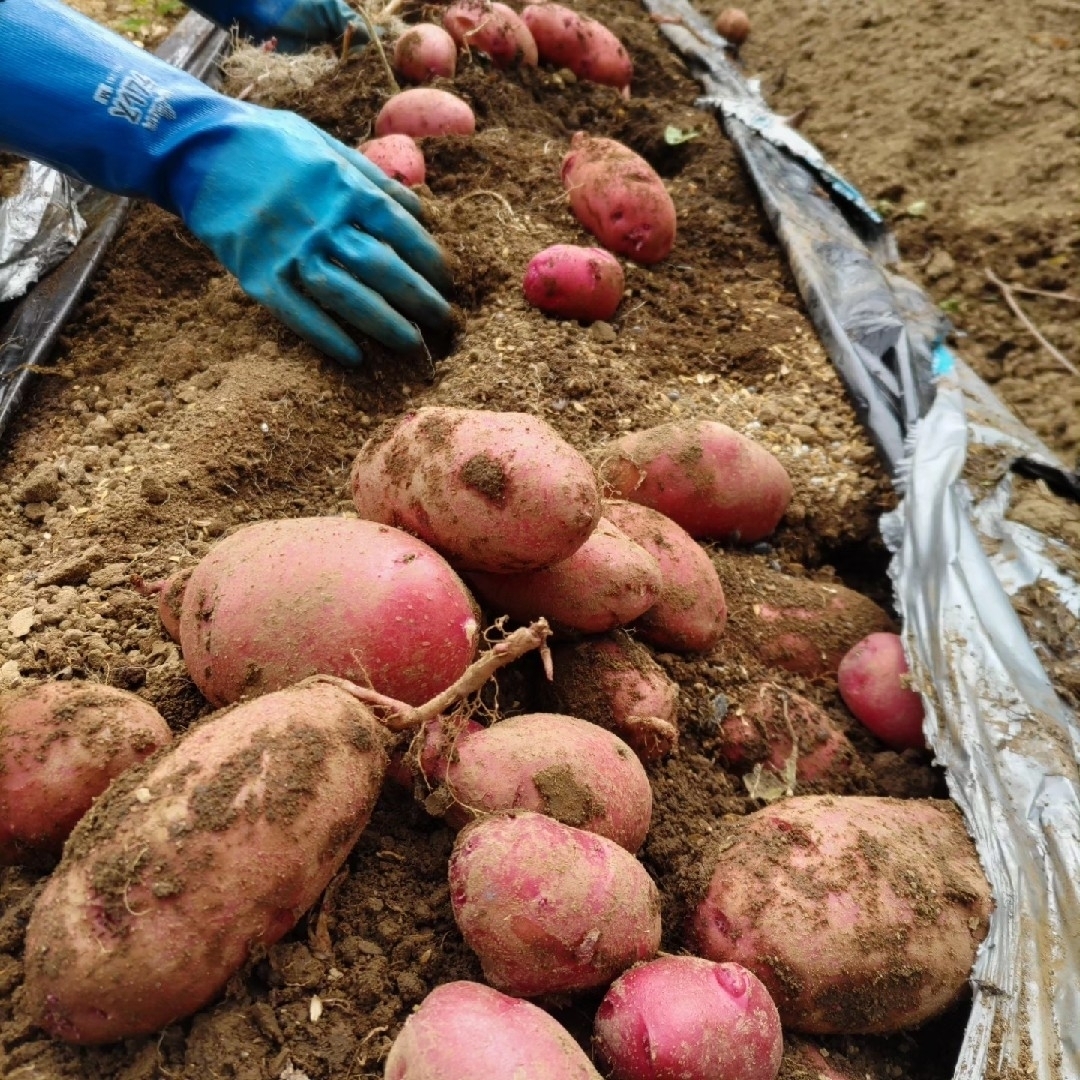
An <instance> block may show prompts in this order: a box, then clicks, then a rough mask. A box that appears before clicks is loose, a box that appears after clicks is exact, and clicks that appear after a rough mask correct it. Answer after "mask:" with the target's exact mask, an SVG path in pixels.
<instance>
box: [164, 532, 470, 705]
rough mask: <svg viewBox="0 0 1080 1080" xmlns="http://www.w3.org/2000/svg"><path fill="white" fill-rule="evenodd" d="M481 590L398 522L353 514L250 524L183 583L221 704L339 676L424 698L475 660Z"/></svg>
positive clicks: (197, 665) (190, 622) (186, 628)
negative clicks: (473, 592)
mask: <svg viewBox="0 0 1080 1080" xmlns="http://www.w3.org/2000/svg"><path fill="white" fill-rule="evenodd" d="M479 634H480V627H479V623H478V621H477V612H476V608H475V606H474V602H473V599H472V597H471V596H470V594H469V592H468V590H467V589H466V588H465V586H464V584H462V582H461V579H460V578H459V577H458V576H457V575H456V574H455V573H454V571H453V570H451V569H450V567H449V566H448V565H447V564H446V562H445V561H444V560H443V558H442V557H441V556H440V555H438V554H437V553H436V552H435V551H433V550H432V549H431V548H430V547H428V546H427V545H426V544H424V543H422V542H421V541H419V540H417V539H415V538H414V537H412V536H409V535H407V534H406V533H404V532H401V531H400V530H398V529H393V528H390V527H388V526H386V525H377V524H375V523H373V522H370V521H357V520H355V519H349V518H331V517H324V518H292V519H284V520H280V521H263V522H258V523H256V524H254V525H246V526H244V527H243V528H241V529H239V530H238V531H237V532H235V533H233V534H232V535H231V536H229V537H227V538H226V539H225V540H222V541H221V542H219V543H218V544H216V545H215V546H214V547H213V548H211V550H210V552H209V553H208V554H207V555H206V556H205V558H203V560H202V561H201V562H200V563H199V564H198V565H197V566H196V567H195V569H194V571H193V572H192V574H191V577H190V579H189V580H188V585H187V588H186V589H185V590H184V604H183V611H182V615H181V619H180V640H181V646H182V648H183V653H184V662H185V664H186V665H187V669H188V671H189V672H190V674H191V677H192V679H194V681H195V685H196V686H198V688H199V689H200V690H201V691H202V693H203V694H204V696H205V697H206V698H207V700H209V701H210V702H212V703H213V704H214V705H226V704H229V703H231V702H234V701H238V700H240V699H241V698H242V697H254V696H256V695H258V694H262V693H267V692H269V691H271V690H279V689H282V688H283V687H286V686H289V685H291V684H292V683H295V682H297V681H298V680H300V679H303V678H305V677H306V676H308V675H313V674H325V675H337V676H340V677H341V678H345V679H351V680H352V681H354V682H357V683H361V684H363V685H370V686H372V687H374V688H375V689H376V690H378V691H380V692H381V693H384V694H387V695H389V696H390V697H393V698H397V699H399V700H401V701H406V702H408V703H409V704H412V705H417V704H419V703H420V702H422V701H426V700H427V699H428V698H430V697H432V696H433V695H434V694H436V693H438V692H439V691H440V690H443V689H445V688H446V687H447V686H449V685H450V684H451V683H452V682H453V681H454V680H455V679H456V678H458V676H460V675H461V673H462V672H463V671H464V670H465V668H466V667H467V666H468V665H469V663H470V662H471V661H472V659H473V657H474V656H475V655H476V648H477V644H478V642H479Z"/></svg>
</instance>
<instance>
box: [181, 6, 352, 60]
mask: <svg viewBox="0 0 1080 1080" xmlns="http://www.w3.org/2000/svg"><path fill="white" fill-rule="evenodd" d="M190 6H191V7H193V8H194V9H195V10H196V11H198V12H201V13H202V14H203V15H205V16H206V17H207V18H208V19H211V20H212V21H213V22H216V23H217V24H218V25H219V26H224V27H226V28H228V27H230V26H232V25H234V24H235V25H236V26H237V27H238V28H239V30H240V33H241V34H242V35H243V36H244V37H250V38H255V39H256V40H257V41H265V40H266V39H267V38H276V39H277V48H278V51H279V52H284V53H297V52H303V51H304V49H306V48H308V47H309V46H311V45H318V44H319V43H321V42H326V41H338V40H340V39H341V37H342V36H343V35H344V33H345V28H346V27H347V26H351V27H352V28H353V38H354V40H356V41H358V42H362V41H366V40H367V37H368V35H367V28H366V27H365V26H364V23H363V21H362V20H361V19H360V18H359V17H358V16H357V15H356V12H354V11H353V10H352V8H350V7H349V5H348V4H346V3H345V0H196V2H195V3H193V4H191V5H190Z"/></svg>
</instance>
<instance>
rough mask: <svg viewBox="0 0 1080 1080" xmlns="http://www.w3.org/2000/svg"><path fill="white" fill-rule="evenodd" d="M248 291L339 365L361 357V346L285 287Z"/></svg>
mask: <svg viewBox="0 0 1080 1080" xmlns="http://www.w3.org/2000/svg"><path fill="white" fill-rule="evenodd" d="M247 291H248V294H249V295H250V296H251V297H252V298H253V299H255V300H257V301H258V302H259V303H260V304H262V305H263V306H264V307H266V308H269V309H270V311H272V312H273V313H274V314H275V315H276V316H277V317H278V318H279V319H280V320H281V321H282V322H283V323H284V324H285V325H286V326H287V327H288V328H289V329H290V330H292V331H293V333H295V334H298V335H299V336H300V337H302V338H303V339H304V340H305V341H308V342H310V343H311V344H312V345H314V346H315V348H317V349H318V350H320V352H324V353H326V355H327V356H329V357H332V358H333V359H334V360H337V361H338V363H340V364H345V365H346V366H348V367H355V366H356V365H357V364H359V363H360V361H361V360H363V358H364V354H363V352H362V351H361V349H360V346H359V345H357V344H356V342H355V341H353V340H352V339H351V338H350V337H349V336H348V334H346V333H345V331H344V330H342V329H341V327H340V326H338V325H337V323H335V322H334V320H333V319H331V318H330V316H329V315H327V314H326V312H324V311H322V310H320V308H319V307H318V305H317V304H314V303H312V301H311V300H309V299H308V298H307V297H306V296H303V295H302V294H301V293H299V292H297V291H296V290H295V289H291V288H289V287H287V286H284V287H278V288H274V289H249V290H247Z"/></svg>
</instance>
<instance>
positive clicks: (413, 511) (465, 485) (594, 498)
mask: <svg viewBox="0 0 1080 1080" xmlns="http://www.w3.org/2000/svg"><path fill="white" fill-rule="evenodd" d="M350 484H351V487H352V495H353V502H354V503H355V504H356V509H357V511H358V512H359V514H360V516H361V517H363V518H367V519H369V520H371V521H381V522H384V523H386V524H388V525H397V526H398V527H399V528H403V529H407V530H408V531H409V532H411V533H414V534H415V535H416V536H419V537H420V538H421V539H422V540H424V541H426V542H427V543H429V544H431V546H432V547H434V548H435V549H436V550H438V551H441V552H442V553H443V554H444V555H445V556H446V557H447V559H449V560H450V562H451V563H453V565H454V566H456V567H457V568H458V569H461V570H490V571H492V572H494V573H498V574H507V573H514V572H516V571H521V570H535V569H538V568H540V567H542V566H549V565H551V563H556V562H560V561H561V560H563V559H568V558H569V557H570V556H571V555H573V554H574V552H575V551H577V549H578V548H579V547H581V545H582V544H584V543H585V541H586V540H587V539H588V537H589V535H590V534H591V533H592V531H593V529H594V528H595V527H596V523H597V522H598V521H599V520H600V494H599V490H598V488H597V484H596V476H595V474H594V473H593V471H592V466H591V465H589V463H588V462H587V461H586V460H585V458H584V457H582V455H581V454H579V453H578V452H577V451H576V450H575V449H574V448H573V447H572V446H571V445H570V444H569V443H568V442H566V441H565V440H564V439H563V438H562V437H561V436H559V434H558V433H557V432H556V431H555V430H554V429H553V428H552V427H551V426H550V425H549V424H547V423H545V422H544V421H543V420H538V419H537V418H536V417H534V416H529V415H528V414H527V413H505V412H487V411H484V410H480V409H454V408H443V407H438V406H435V407H429V408H423V409H417V410H416V411H415V412H410V413H407V414H406V415H405V416H403V417H402V418H401V419H400V420H399V421H396V422H394V423H390V424H388V425H386V426H385V427H383V428H381V429H380V430H379V431H377V432H376V433H375V435H373V436H372V438H370V439H369V440H368V441H367V443H365V444H364V446H363V448H362V449H361V450H360V453H359V455H358V456H357V458H356V461H355V463H354V464H353V469H352V476H351V479H350Z"/></svg>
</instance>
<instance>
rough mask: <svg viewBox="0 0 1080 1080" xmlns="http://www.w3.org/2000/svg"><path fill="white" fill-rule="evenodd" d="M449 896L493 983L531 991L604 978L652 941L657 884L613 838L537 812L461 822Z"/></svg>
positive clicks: (640, 956)
mask: <svg viewBox="0 0 1080 1080" xmlns="http://www.w3.org/2000/svg"><path fill="white" fill-rule="evenodd" d="M450 902H451V904H452V906H453V910H454V919H455V920H456V921H457V924H458V928H459V929H460V930H461V933H462V936H463V937H464V938H465V942H466V944H467V945H468V946H469V948H471V949H472V950H473V951H474V952H475V953H476V954H477V955H478V956H479V958H480V964H481V967H482V968H483V971H484V977H485V978H486V979H487V981H488V982H489V983H491V985H492V986H494V987H496V989H499V990H502V991H504V992H505V993H508V994H515V995H517V996H518V997H536V996H537V995H540V994H555V993H563V992H572V991H577V990H589V989H593V988H595V987H601V986H606V985H607V984H608V983H610V982H611V980H612V979H614V978H615V976H617V975H619V974H620V973H621V972H623V971H625V970H626V969H627V968H628V967H630V966H631V965H632V964H634V963H636V962H637V961H639V960H649V959H651V958H652V957H653V956H654V955H655V954H656V950H657V949H658V948H659V947H660V894H659V893H658V892H657V889H656V886H655V885H654V884H653V881H652V879H651V878H650V877H649V875H648V874H647V873H646V872H645V869H644V867H643V866H642V865H641V863H639V862H638V861H637V859H635V858H634V857H633V855H631V854H629V853H628V852H627V851H626V850H624V849H623V848H621V847H619V845H618V844H615V843H613V842H612V841H610V840H606V839H605V838H604V837H602V836H597V835H595V834H594V833H590V832H585V831H584V830H582V829H574V828H571V827H570V826H569V825H563V824H561V823H560V822H558V821H555V820H554V819H553V818H549V817H544V816H542V815H541V814H532V813H528V812H523V811H516V812H513V813H508V814H494V815H492V816H491V817H486V818H483V819H482V820H480V821H477V822H474V823H473V824H472V825H468V826H466V828H464V829H463V830H462V831H461V832H460V833H459V834H458V838H457V842H456V843H455V844H454V850H453V853H452V854H451V856H450Z"/></svg>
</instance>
